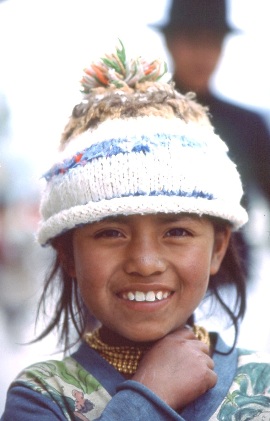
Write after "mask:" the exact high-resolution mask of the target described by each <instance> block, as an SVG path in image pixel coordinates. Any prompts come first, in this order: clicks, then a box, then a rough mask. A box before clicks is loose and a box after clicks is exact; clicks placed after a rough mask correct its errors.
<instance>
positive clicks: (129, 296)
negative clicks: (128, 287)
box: [124, 292, 135, 301]
mask: <svg viewBox="0 0 270 421" xmlns="http://www.w3.org/2000/svg"><path fill="white" fill-rule="evenodd" d="M124 298H125V297H124ZM127 298H128V299H129V301H133V300H134V298H135V295H134V294H133V292H128V294H127Z"/></svg>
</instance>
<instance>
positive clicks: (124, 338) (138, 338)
mask: <svg viewBox="0 0 270 421" xmlns="http://www.w3.org/2000/svg"><path fill="white" fill-rule="evenodd" d="M168 333H169V332H168ZM166 334H167V333H154V332H151V334H150V335H145V334H142V332H138V334H135V333H134V334H133V335H132V334H130V333H129V334H127V335H126V334H125V333H121V334H120V333H117V332H114V331H112V330H110V329H109V328H107V327H106V326H102V327H101V329H100V336H101V339H102V341H103V342H105V343H107V344H109V345H114V346H119V345H120V346H125V345H126V346H133V345H134V344H136V345H138V344H148V343H153V342H156V341H158V340H159V339H161V338H163V337H164V336H165V335H166Z"/></svg>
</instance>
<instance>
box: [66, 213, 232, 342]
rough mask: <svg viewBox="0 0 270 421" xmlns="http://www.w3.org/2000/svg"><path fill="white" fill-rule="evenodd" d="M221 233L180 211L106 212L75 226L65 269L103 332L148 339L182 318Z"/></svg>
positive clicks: (201, 289) (201, 291)
mask: <svg viewBox="0 0 270 421" xmlns="http://www.w3.org/2000/svg"><path fill="white" fill-rule="evenodd" d="M229 237H230V229H229V228H228V229H226V230H225V231H222V232H218V233H216V232H215V231H214V227H213V225H212V223H211V222H210V221H209V220H208V219H206V218H200V217H197V216H187V215H186V214H180V215H171V214H170V215H168V214H167V215H165V214H156V215H132V216H119V217H113V218H107V219H104V220H102V221H100V222H96V223H93V224H89V225H86V226H84V227H82V228H78V229H76V230H75V232H74V236H73V247H74V263H73V264H72V267H71V270H70V272H71V273H70V274H71V276H73V277H76V278H77V281H78V285H79V288H80V291H81V295H82V298H83V300H84V302H85V304H86V306H87V308H88V309H89V311H90V312H91V313H92V314H93V315H94V316H95V317H96V318H97V319H98V320H99V321H100V322H101V323H102V325H103V326H105V327H106V328H107V329H106V331H109V332H110V335H112V336H113V335H115V336H118V335H120V336H121V337H122V338H125V339H128V340H132V341H141V342H143V341H154V340H157V339H160V338H162V337H163V336H165V335H167V334H168V333H169V332H172V331H174V330H175V329H177V328H179V327H182V326H184V325H185V324H186V321H187V319H188V318H189V317H190V316H191V315H192V313H193V312H194V310H195V309H196V308H197V306H198V305H199V303H200V301H201V300H202V298H203V297H204V295H205V292H206V290H207V286H208V281H209V276H210V275H214V274H215V273H216V272H217V271H218V269H219V266H220V263H221V261H222V258H223V256H224V254H225V252H226V248H227V245H228V241H229Z"/></svg>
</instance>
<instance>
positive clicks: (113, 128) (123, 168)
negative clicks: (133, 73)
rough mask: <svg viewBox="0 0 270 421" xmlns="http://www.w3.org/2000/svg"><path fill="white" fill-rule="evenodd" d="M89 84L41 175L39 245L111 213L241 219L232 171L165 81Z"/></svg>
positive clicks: (191, 108)
mask: <svg viewBox="0 0 270 421" xmlns="http://www.w3.org/2000/svg"><path fill="white" fill-rule="evenodd" d="M155 63H156V62H155ZM144 66H145V62H144ZM126 67H128V66H126ZM129 67H130V66H129ZM145 67H146V68H147V66H145ZM158 68H161V66H160V65H159V67H158ZM102 69H103V68H102ZM140 72H141V70H140ZM87 74H91V75H93V69H92V68H91V71H90V70H89V71H88V73H87ZM91 77H92V76H91ZM106 77H107V76H106ZM140 77H141V74H140ZM103 79H104V74H103ZM114 79H115V76H114ZM90 82H91V83H90ZM90 82H89V81H88V82H87V83H88V85H87V91H86V89H85V80H84V82H83V83H84V95H85V96H84V100H83V102H82V103H81V104H79V105H78V106H76V107H75V108H74V110H73V114H72V116H71V119H70V121H69V123H68V125H67V126H66V128H65V132H64V134H63V138H62V146H61V149H62V150H61V152H60V153H59V156H58V158H57V160H56V164H55V165H53V167H52V168H51V169H50V170H49V171H48V172H47V173H46V174H45V175H44V178H45V179H46V181H47V186H46V188H45V191H44V193H43V197H42V202H41V215H42V220H41V223H40V227H39V231H38V241H39V242H40V243H41V244H42V245H45V244H47V243H49V242H50V240H52V239H53V238H54V237H56V236H58V235H60V234H62V233H64V232H65V231H67V230H70V229H73V228H76V227H78V226H81V225H83V224H87V223H91V222H95V221H99V220H101V219H102V218H105V217H108V216H114V215H119V214H121V215H132V214H150V213H157V212H162V213H180V212H188V213H193V214H198V215H209V216H215V217H218V218H222V219H225V220H227V221H228V222H230V223H231V225H232V227H233V228H234V229H238V228H239V227H241V226H242V225H243V224H244V223H245V222H246V221H247V213H246V211H245V210H244V209H243V208H242V206H241V204H240V201H241V198H242V194H243V191H242V185H241V180H240V177H239V174H238V172H237V169H236V166H235V164H234V163H233V162H232V161H231V160H230V159H229V157H228V155H227V152H228V150H227V146H226V145H225V143H224V142H223V141H222V140H221V139H220V138H219V137H218V136H217V135H216V134H215V133H214V129H213V127H212V126H211V124H210V122H209V119H208V116H207V113H206V111H205V109H203V108H202V107H201V106H199V105H198V104H197V103H195V101H193V100H192V99H190V98H189V97H185V96H183V95H181V94H179V93H178V92H176V91H175V90H174V88H173V85H171V84H169V83H162V82H159V83H157V82H156V81H151V82H149V81H148V82H147V83H146V84H145V83H142V84H140V83H137V84H136V83H134V77H133V87H132V88H130V86H126V84H125V86H123V88H122V89H120V88H119V83H118V82H117V86H116V87H115V86H113V87H112V86H111V85H109V86H108V87H106V88H104V87H102V88H101V89H100V87H96V84H97V81H96V79H95V80H94V82H95V84H94V85H95V86H94V87H93V88H91V86H92V85H91V84H93V83H94V82H93V83H92V79H91V80H90ZM85 92H86V94H85Z"/></svg>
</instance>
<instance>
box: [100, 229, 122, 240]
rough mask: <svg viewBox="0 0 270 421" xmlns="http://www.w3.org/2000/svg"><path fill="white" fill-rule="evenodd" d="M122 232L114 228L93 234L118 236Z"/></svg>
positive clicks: (107, 236)
mask: <svg viewBox="0 0 270 421" xmlns="http://www.w3.org/2000/svg"><path fill="white" fill-rule="evenodd" d="M121 236H122V234H121V232H120V231H117V230H115V229H106V230H103V231H100V232H98V233H96V234H95V238H119V237H121Z"/></svg>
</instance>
